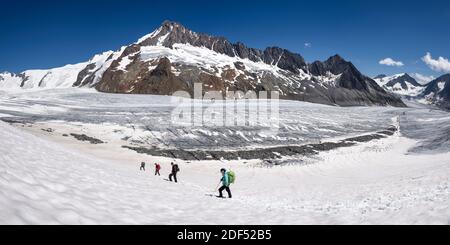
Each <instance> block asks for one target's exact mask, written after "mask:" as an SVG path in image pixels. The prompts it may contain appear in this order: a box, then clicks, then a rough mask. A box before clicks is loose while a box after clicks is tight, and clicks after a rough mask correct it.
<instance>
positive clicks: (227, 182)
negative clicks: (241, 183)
mask: <svg viewBox="0 0 450 245" xmlns="http://www.w3.org/2000/svg"><path fill="white" fill-rule="evenodd" d="M221 181H222V185H223V186H230V180H229V179H228V173H225V174H224V175H223V176H222V179H221Z"/></svg>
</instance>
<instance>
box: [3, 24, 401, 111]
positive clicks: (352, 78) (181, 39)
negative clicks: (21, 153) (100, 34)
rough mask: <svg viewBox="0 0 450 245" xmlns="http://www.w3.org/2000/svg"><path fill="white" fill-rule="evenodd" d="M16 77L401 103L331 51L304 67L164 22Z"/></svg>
mask: <svg viewBox="0 0 450 245" xmlns="http://www.w3.org/2000/svg"><path fill="white" fill-rule="evenodd" d="M20 77H22V79H21V80H22V82H21V85H20V87H23V88H35V87H61V86H66V87H67V86H74V87H95V88H96V89H97V90H98V91H101V92H109V93H134V94H157V95H171V94H173V93H174V92H176V91H180V90H182V91H187V92H189V93H191V94H192V93H193V87H194V83H202V84H203V91H204V92H206V91H212V90H214V91H221V92H223V93H225V92H226V91H236V90H239V91H243V92H247V91H249V90H252V91H257V92H258V91H273V90H275V91H279V92H280V95H281V98H282V99H290V100H300V101H308V102H314V103H322V104H328V105H340V106H360V105H392V106H405V105H404V104H403V102H402V101H401V99H399V98H397V97H396V96H393V95H392V94H389V93H387V92H386V91H385V90H384V89H383V88H381V87H380V86H379V85H378V84H377V83H376V82H375V81H374V80H372V79H371V78H369V77H367V76H364V75H363V74H361V73H360V72H359V71H358V69H356V67H355V66H354V65H353V64H352V63H350V62H348V61H346V60H344V59H343V58H342V57H340V56H339V55H335V56H333V57H331V58H329V59H328V60H326V61H324V62H320V61H316V62H313V63H312V64H308V63H306V62H305V60H304V58H303V57H302V56H301V55H299V54H295V53H292V52H290V51H288V50H286V49H282V48H279V47H269V48H266V49H264V50H259V49H254V48H250V47H247V46H246V45H245V44H243V43H240V42H238V43H231V42H229V41H228V40H227V39H225V38H223V37H213V36H210V35H206V34H200V33H196V32H193V31H191V30H189V29H187V28H185V27H184V26H182V25H181V24H179V23H175V22H170V21H166V22H164V23H163V24H162V25H161V26H160V27H159V28H158V29H157V30H155V31H154V32H152V33H150V34H148V35H146V36H144V37H142V38H141V39H139V40H138V41H137V42H136V43H134V44H132V45H129V46H126V47H122V48H121V49H120V50H118V51H115V52H112V51H109V52H105V53H103V54H100V55H96V56H94V57H93V58H92V59H91V60H90V61H88V62H85V63H81V64H77V65H72V66H66V67H63V68H56V69H52V70H46V71H44V70H36V71H27V72H24V73H22V74H20ZM1 83H2V81H0V87H1V86H2V85H1ZM3 83H5V82H3Z"/></svg>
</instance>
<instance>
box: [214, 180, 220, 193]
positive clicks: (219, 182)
mask: <svg viewBox="0 0 450 245" xmlns="http://www.w3.org/2000/svg"><path fill="white" fill-rule="evenodd" d="M220 182H221V181H220ZM220 182H219V184H217V186H216V188H215V189H214V191H217V188H219V185H220Z"/></svg>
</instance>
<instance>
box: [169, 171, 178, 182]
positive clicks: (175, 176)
mask: <svg viewBox="0 0 450 245" xmlns="http://www.w3.org/2000/svg"><path fill="white" fill-rule="evenodd" d="M172 177H173V179H174V180H175V183H177V182H178V181H177V173H171V174H170V175H169V180H170V181H172Z"/></svg>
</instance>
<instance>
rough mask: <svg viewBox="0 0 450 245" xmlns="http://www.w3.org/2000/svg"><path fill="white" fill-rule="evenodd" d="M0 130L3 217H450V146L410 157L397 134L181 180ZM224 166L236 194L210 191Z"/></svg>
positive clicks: (306, 220) (192, 172) (76, 220)
mask: <svg viewBox="0 0 450 245" xmlns="http://www.w3.org/2000/svg"><path fill="white" fill-rule="evenodd" d="M0 130H1V131H2V135H1V137H0V143H1V145H2V147H1V148H0V153H1V155H0V157H1V161H0V186H1V190H0V204H1V206H2V209H1V211H0V223H2V224H448V223H449V222H450V188H449V187H450V178H449V176H450V160H449V159H450V154H448V153H446V154H441V155H422V156H416V155H409V154H407V149H408V147H410V146H412V145H414V143H415V142H414V141H411V140H408V139H406V138H402V137H398V136H396V137H392V138H389V139H385V140H380V141H377V142H373V143H367V144H362V145H359V146H356V147H351V148H342V149H339V150H335V151H332V152H328V153H322V154H320V155H319V156H318V157H317V159H314V160H310V164H309V165H292V166H283V167H273V168H263V167H258V166H253V165H243V164H241V163H235V164H231V165H230V164H220V163H215V164H214V163H191V164H189V163H179V164H180V165H181V169H182V171H181V172H180V176H179V179H180V182H181V183H179V184H174V183H171V182H167V181H164V180H163V178H160V177H154V176H153V175H152V171H149V172H139V171H138V170H137V166H135V165H133V164H130V163H129V162H128V163H127V162H119V161H116V162H115V161H111V160H109V161H106V160H105V159H101V158H98V157H95V156H91V155H88V154H84V153H82V152H79V151H78V150H77V149H73V148H67V147H64V146H62V145H58V144H55V143H53V142H50V141H47V140H43V139H40V138H38V137H36V136H33V135H31V134H28V133H25V132H23V131H21V130H18V129H16V128H13V127H11V126H9V125H6V124H4V123H0ZM116 154H117V153H116ZM150 159H151V158H150ZM150 159H149V160H150ZM130 160H131V159H130ZM149 165H150V164H149ZM151 167H152V166H151V165H150V166H148V168H151ZM221 167H228V168H232V169H233V170H234V171H235V172H236V173H237V176H238V178H237V183H236V184H235V185H233V187H232V190H233V192H234V199H228V200H222V199H216V198H215V197H211V196H209V194H211V191H212V190H213V188H214V186H215V184H216V183H217V181H218V178H219V175H218V169H220V168H221ZM168 168H169V164H168V162H164V161H163V173H164V174H166V173H167V169H168Z"/></svg>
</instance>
